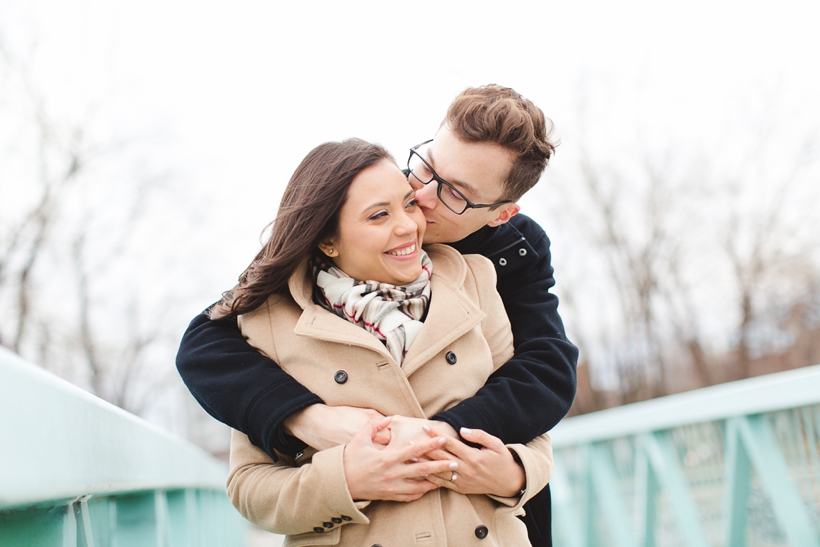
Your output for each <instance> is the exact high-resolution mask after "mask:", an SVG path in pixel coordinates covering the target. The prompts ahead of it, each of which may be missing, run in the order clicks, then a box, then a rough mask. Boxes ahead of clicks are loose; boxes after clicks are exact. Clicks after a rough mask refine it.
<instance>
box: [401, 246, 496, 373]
mask: <svg viewBox="0 0 820 547" xmlns="http://www.w3.org/2000/svg"><path fill="white" fill-rule="evenodd" d="M447 250H448V251H451V252H453V253H455V251H452V249H449V248H447ZM452 266H453V264H451V263H448V262H446V261H443V260H440V261H438V262H437V263H436V266H435V267H434V268H433V278H432V283H433V285H432V287H431V289H430V290H431V296H430V310H429V311H428V312H427V318H426V319H425V321H424V327H422V329H421V332H419V335H418V337H417V338H416V339H415V341H413V344H412V345H411V346H410V350H409V351H408V352H407V355H405V357H404V364H403V365H402V370H403V371H404V373H405V375H407V376H410V375H411V374H413V372H415V371H416V370H417V369H418V368H419V367H421V366H422V365H423V364H425V363H427V362H428V361H430V359H432V358H433V357H435V356H436V355H437V354H438V353H440V352H441V351H442V350H444V349H445V348H446V347H447V346H449V345H450V344H451V343H453V341H454V340H456V339H458V338H460V337H461V336H463V335H464V334H465V333H467V332H469V331H470V330H471V329H472V328H474V327H475V326H476V325H478V324H479V323H480V322H481V320H482V319H484V317H485V314H484V312H483V311H481V309H480V308H479V307H478V306H476V305H475V304H474V303H473V302H472V301H471V300H470V299H469V298H467V296H466V295H465V294H463V293H462V292H461V291H460V290H458V288H460V286H461V284H462V282H463V273H462V272H461V271H460V270H461V269H463V268H464V266H463V259H461V257H458V262H457V264H456V266H457V267H458V270H457V271H455V272H454V271H452V269H451V267H452ZM453 281H455V282H456V283H457V286H455V285H454V284H453ZM457 287H458V288H457Z"/></svg>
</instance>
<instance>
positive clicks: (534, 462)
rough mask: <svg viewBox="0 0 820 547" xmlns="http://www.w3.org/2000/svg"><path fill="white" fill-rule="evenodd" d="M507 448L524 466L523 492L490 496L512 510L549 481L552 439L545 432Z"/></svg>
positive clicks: (550, 475) (553, 465) (551, 461)
mask: <svg viewBox="0 0 820 547" xmlns="http://www.w3.org/2000/svg"><path fill="white" fill-rule="evenodd" d="M507 448H508V449H509V450H510V451H512V452H513V453H515V455H516V456H518V459H519V460H520V461H521V466H522V467H523V468H524V474H525V475H526V482H525V483H524V493H523V494H522V495H521V496H517V497H514V498H502V497H499V496H492V495H491V496H490V497H491V498H493V499H494V500H496V501H498V502H500V503H502V504H504V505H507V506H509V507H511V508H512V510H513V511H516V510H518V509H519V508H521V507H523V506H524V504H525V503H527V502H528V501H529V500H530V499H532V497H533V496H535V495H536V494H538V492H540V491H541V490H543V488H544V487H545V486H546V485H547V484H548V483H549V481H550V479H551V478H552V472H553V471H554V469H555V464H554V462H553V458H552V441H551V440H550V436H549V435H548V434H547V433H544V434H543V435H539V436H538V437H536V438H535V439H533V440H532V441H530V442H528V443H527V444H525V445H524V444H510V445H507Z"/></svg>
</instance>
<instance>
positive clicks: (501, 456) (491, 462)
mask: <svg viewBox="0 0 820 547" xmlns="http://www.w3.org/2000/svg"><path fill="white" fill-rule="evenodd" d="M426 432H427V434H428V436H430V437H434V438H438V437H440V436H442V434H441V432H440V431H437V430H436V429H434V428H429V429H428V430H427V431H426ZM461 436H462V437H464V439H466V440H468V441H470V442H471V443H476V444H479V445H481V446H482V448H480V449H478V448H472V447H470V446H467V445H466V444H464V443H463V442H461V441H460V440H458V439H453V438H451V437H446V441H445V443H444V444H443V445H442V446H441V449H439V450H435V451H432V452H428V453H427V457H429V458H433V459H436V460H447V461H455V462H456V463H458V471H457V472H445V473H438V474H436V475H435V476H434V475H430V476H429V477H427V480H428V481H430V482H432V483H435V484H437V485H438V486H443V487H445V488H449V489H450V490H454V491H456V492H459V493H461V494H494V495H496V496H501V497H504V498H512V497H515V496H517V495H518V493H519V492H520V491H521V489H522V488H524V484H525V483H526V475H525V474H524V469H523V468H522V467H521V466H520V465H519V464H518V463H516V461H515V460H514V459H513V457H512V453H511V452H510V450H509V449H508V448H507V447H506V446H504V443H502V442H501V439H499V438H498V437H494V436H492V435H490V434H489V433H486V432H484V431H481V430H480V429H467V428H465V427H462V428H461Z"/></svg>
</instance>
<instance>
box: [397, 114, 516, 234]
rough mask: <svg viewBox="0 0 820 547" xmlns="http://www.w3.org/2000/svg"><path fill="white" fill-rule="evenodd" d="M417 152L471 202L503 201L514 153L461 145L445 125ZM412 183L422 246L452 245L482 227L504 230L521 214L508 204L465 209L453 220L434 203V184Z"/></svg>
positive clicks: (490, 146)
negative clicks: (423, 226) (422, 226)
mask: <svg viewBox="0 0 820 547" xmlns="http://www.w3.org/2000/svg"><path fill="white" fill-rule="evenodd" d="M419 152H420V154H421V155H422V156H423V157H424V159H425V160H427V162H428V163H429V164H430V166H431V167H432V168H433V169H435V171H436V173H437V174H438V176H439V177H441V178H442V179H444V180H446V181H447V182H449V183H450V184H452V185H453V186H455V187H456V188H458V189H459V190H460V191H461V192H462V193H463V194H464V195H465V196H467V199H469V200H470V201H471V202H473V203H497V202H499V201H502V195H503V193H504V181H505V180H506V179H507V173H509V171H510V169H511V168H512V164H513V160H514V159H515V155H514V153H513V152H511V151H509V150H507V149H506V148H503V147H502V146H499V145H497V144H493V143H469V142H465V141H463V140H461V139H459V138H458V137H457V136H456V134H455V133H454V132H453V131H451V130H450V129H449V128H448V127H447V126H446V125H443V126H442V127H441V129H439V131H438V133H436V137H435V139H434V140H433V142H431V143H430V144H429V145H426V146H424V147H423V148H420V149H419ZM410 183H411V185H412V186H413V188H415V190H416V199H417V200H418V202H419V206H420V207H421V210H422V212H424V216H425V218H426V219H427V233H426V234H425V236H424V242H425V243H454V242H456V241H459V240H461V239H464V238H465V237H467V236H468V235H470V234H472V233H473V232H475V231H476V230H478V229H479V228H481V227H483V226H485V225H489V226H498V225H499V224H504V223H505V222H507V221H508V220H509V219H510V218H512V216H513V215H515V214H516V213H517V212H518V210H519V207H518V205H517V204H515V203H507V204H504V205H500V206H498V207H495V208H492V209H489V208H482V209H467V210H466V211H464V213H462V214H460V215H457V214H455V213H454V212H452V211H451V210H450V209H448V208H447V207H446V206H445V205H444V204H443V203H442V202H441V201H440V200H439V199H438V195H437V192H438V182H436V181H432V182H430V183H429V184H426V185H424V184H421V183H420V182H419V181H418V180H416V179H415V178H414V177H412V176H411V177H410ZM442 190H444V191H446V190H447V189H446V188H443V189H442Z"/></svg>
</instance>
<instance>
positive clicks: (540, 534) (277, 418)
mask: <svg viewBox="0 0 820 547" xmlns="http://www.w3.org/2000/svg"><path fill="white" fill-rule="evenodd" d="M547 124H548V120H547V119H546V118H545V117H544V115H543V113H542V112H541V110H540V109H538V108H537V107H536V106H535V105H534V104H533V103H532V102H530V101H528V100H527V99H524V98H523V97H521V96H520V95H519V94H518V93H516V92H515V91H514V90H512V89H509V88H504V87H501V86H497V85H488V86H483V87H479V88H471V89H467V90H465V91H464V92H462V93H461V94H459V95H458V96H457V97H456V99H455V100H454V101H453V103H452V104H451V105H450V108H449V109H448V111H447V116H446V117H445V120H444V122H443V123H442V125H441V127H440V128H439V130H438V132H437V133H436V135H435V138H433V139H432V140H430V141H427V142H426V143H423V144H421V145H418V146H415V147H413V148H412V149H411V151H410V157H409V160H408V165H407V171H406V172H407V174H408V177H409V180H410V183H411V185H412V186H413V187H414V189H415V190H416V198H417V199H418V201H419V205H420V207H421V208H422V210H423V211H424V214H425V217H426V219H427V231H426V234H425V243H449V244H451V245H452V246H453V247H455V248H456V249H457V250H458V251H460V252H461V253H463V254H468V253H479V254H483V255H484V256H486V257H488V258H489V259H490V260H492V262H493V264H494V265H495V267H496V272H497V274H498V284H497V287H498V291H499V294H500V295H501V298H502V299H503V301H504V305H505V308H506V310H507V313H508V315H509V318H510V322H511V324H512V331H513V336H514V344H515V355H514V357H513V358H512V359H511V360H510V361H508V362H507V363H506V364H505V365H504V366H502V367H501V368H500V369H499V370H497V371H496V372H495V373H494V374H493V375H492V376H491V377H490V379H489V380H488V381H487V383H486V384H485V386H484V387H483V388H481V390H479V391H478V393H476V395H475V396H473V397H471V398H469V399H466V400H464V401H462V402H461V403H459V404H458V405H456V406H455V407H453V408H451V409H448V410H446V411H444V412H441V413H439V414H437V415H436V416H433V417H432V420H434V421H436V427H437V429H438V430H440V431H445V432H446V433H447V434H449V435H451V436H453V437H456V438H458V434H457V433H456V432H457V431H460V430H461V428H462V427H466V428H470V429H480V430H483V431H485V432H487V433H489V434H491V435H494V436H496V437H499V438H500V439H501V440H502V441H503V442H504V443H507V444H509V443H526V442H528V441H530V440H532V439H533V438H535V437H536V436H538V435H540V434H542V433H544V432H546V431H548V430H550V429H551V428H552V427H553V426H555V424H557V423H558V421H559V420H560V419H561V418H563V417H564V415H566V413H567V412H568V411H569V408H570V405H571V404H572V400H573V398H574V396H575V385H576V383H575V382H576V380H575V367H576V362H577V357H578V353H577V349H576V348H575V347H574V346H573V345H572V344H571V343H570V342H569V341H568V340H567V339H566V335H565V333H564V327H563V324H562V322H561V318H560V317H559V315H558V312H557V306H558V300H557V298H556V297H555V295H553V294H551V293H550V292H549V290H550V289H551V288H552V286H553V285H554V284H555V281H554V279H553V276H552V272H553V270H552V267H551V265H550V254H549V239H548V238H547V236H546V234H545V233H544V231H543V230H542V229H541V227H540V226H538V225H537V224H536V223H535V222H534V221H532V220H531V219H529V218H527V217H525V216H523V215H517V213H518V211H519V206H518V205H517V204H516V203H515V201H516V200H518V199H519V198H520V197H521V196H522V195H523V194H524V193H525V192H526V191H527V190H529V189H530V188H531V187H532V186H533V185H534V184H535V183H536V182H538V180H539V178H540V176H541V174H542V173H543V171H544V169H545V168H546V165H547V162H548V160H549V158H550V156H551V155H552V153H553V151H554V145H553V143H552V142H550V140H549V136H550V131H549V129H550V128H548V126H547ZM446 359H447V362H448V363H450V364H453V365H455V364H456V363H457V362H458V356H456V355H451V354H447V355H446ZM463 365H466V366H469V364H463ZM177 367H178V369H179V372H180V374H181V376H182V378H183V380H184V381H185V383H186V384H187V386H188V388H189V389H190V390H191V392H192V393H193V395H194V397H196V399H197V400H198V401H199V403H200V404H201V405H202V406H203V407H204V408H205V409H206V410H207V411H208V412H209V413H210V414H211V415H212V416H214V417H215V418H216V419H218V420H220V421H222V422H224V423H226V424H228V425H229V426H231V427H233V428H235V429H238V430H239V431H242V432H243V433H245V434H246V435H248V437H249V438H250V440H251V442H253V443H254V444H255V445H257V446H259V447H260V448H262V449H263V450H265V452H267V453H268V455H270V456H271V458H273V459H274V460H276V454H275V452H274V451H276V450H278V451H279V452H281V453H290V454H295V453H297V452H299V451H301V450H303V449H304V447H305V445H306V444H307V445H310V446H312V447H314V448H316V449H323V448H327V447H330V446H334V445H338V444H344V443H346V442H348V441H349V440H350V438H351V437H352V436H353V434H355V433H356V432H358V431H359V430H360V429H361V428H362V427H363V426H364V424H365V423H366V422H367V421H368V420H369V419H371V418H373V417H374V414H378V413H375V411H372V410H363V409H355V408H350V407H328V406H326V405H324V404H323V401H322V400H321V399H319V397H317V396H316V395H314V394H313V393H311V392H310V391H308V390H307V389H306V388H304V387H303V386H301V385H300V384H299V383H297V382H296V381H295V380H293V378H291V377H290V376H288V375H287V374H286V373H284V372H283V371H282V370H281V369H280V368H279V367H278V365H276V363H274V362H272V361H270V360H269V359H267V358H265V357H263V356H262V355H261V354H260V353H259V352H257V351H256V350H255V349H254V348H252V347H251V346H250V345H248V344H247V342H246V341H245V340H244V338H243V337H242V335H241V333H240V332H239V331H238V329H237V326H236V323H235V322H233V321H211V320H210V319H209V318H208V317H207V315H205V314H200V315H199V316H197V317H196V318H195V319H194V320H193V321H192V322H191V325H190V326H189V327H188V330H187V331H186V333H185V335H184V337H183V339H182V343H181V345H180V350H179V354H178V355H177ZM451 428H452V429H451ZM475 457H476V458H480V457H481V450H480V447H476V448H475ZM525 509H526V511H527V516H526V517H525V519H524V520H525V522H526V524H527V529H528V533H529V537H530V540H531V542H532V544H533V546H542V545H551V534H550V498H549V487H547V488H545V489H544V491H542V492H541V493H540V494H539V495H538V496H536V497H535V498H533V499H532V500H531V501H530V502H529V503H528V504H527V505H526V506H525Z"/></svg>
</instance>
